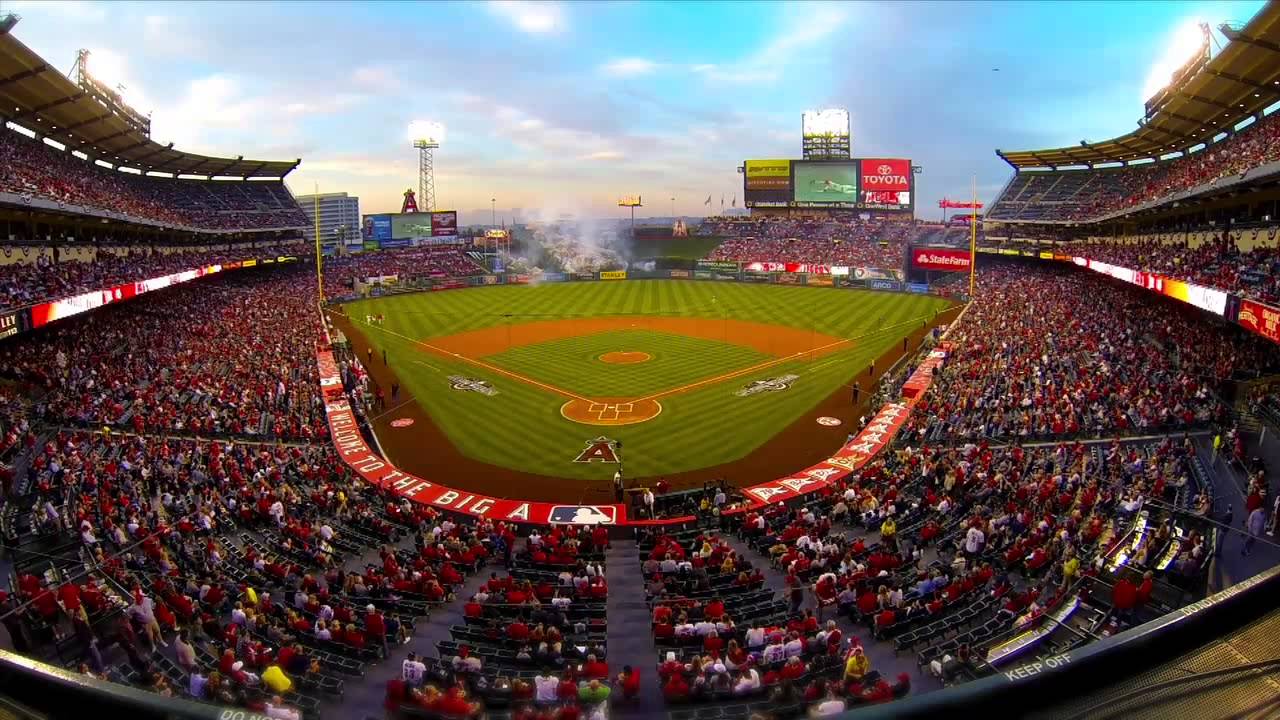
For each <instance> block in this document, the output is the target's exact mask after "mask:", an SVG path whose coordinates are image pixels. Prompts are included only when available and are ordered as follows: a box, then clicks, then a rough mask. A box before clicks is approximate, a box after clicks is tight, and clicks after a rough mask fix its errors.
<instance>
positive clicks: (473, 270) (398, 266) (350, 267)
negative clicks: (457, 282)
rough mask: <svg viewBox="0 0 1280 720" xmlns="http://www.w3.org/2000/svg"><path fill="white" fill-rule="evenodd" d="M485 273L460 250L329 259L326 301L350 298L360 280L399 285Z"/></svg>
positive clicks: (430, 248) (421, 250)
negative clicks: (389, 281)
mask: <svg viewBox="0 0 1280 720" xmlns="http://www.w3.org/2000/svg"><path fill="white" fill-rule="evenodd" d="M484 272H485V269H484V268H483V267H481V266H480V265H478V264H477V263H475V262H474V261H473V260H471V258H469V257H468V256H467V253H466V252H465V251H464V250H463V249H462V248H461V247H457V246H451V245H431V246H422V247H408V248H391V249H386V250H378V251H375V252H363V253H353V254H350V255H342V256H327V257H325V259H324V273H325V299H327V300H332V299H333V298H336V297H343V296H346V295H350V294H351V293H352V291H353V289H354V287H355V282H356V281H357V280H359V281H364V280H365V279H367V278H373V277H385V276H389V275H394V276H395V277H396V279H397V282H402V283H412V282H413V281H415V280H422V279H426V278H446V277H449V278H453V277H466V276H469V275H479V274H482V273H484Z"/></svg>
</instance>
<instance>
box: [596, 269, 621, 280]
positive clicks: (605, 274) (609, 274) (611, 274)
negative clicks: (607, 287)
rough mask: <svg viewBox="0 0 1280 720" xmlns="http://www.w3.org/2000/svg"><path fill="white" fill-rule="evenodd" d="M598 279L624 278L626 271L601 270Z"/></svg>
mask: <svg viewBox="0 0 1280 720" xmlns="http://www.w3.org/2000/svg"><path fill="white" fill-rule="evenodd" d="M600 279H601V280H626V279H627V271H626V270H601V271H600Z"/></svg>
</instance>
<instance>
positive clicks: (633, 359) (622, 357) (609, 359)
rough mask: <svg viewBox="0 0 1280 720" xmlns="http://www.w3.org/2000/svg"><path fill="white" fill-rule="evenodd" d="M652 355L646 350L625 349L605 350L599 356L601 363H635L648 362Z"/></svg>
mask: <svg viewBox="0 0 1280 720" xmlns="http://www.w3.org/2000/svg"><path fill="white" fill-rule="evenodd" d="M652 359H653V356H652V355H650V354H649V353H647V352H632V351H627V350H615V351H613V352H607V353H605V354H603V355H601V356H600V358H599V360H600V362H602V363H606V364H609V365H636V364H638V363H642V362H649V361H650V360H652Z"/></svg>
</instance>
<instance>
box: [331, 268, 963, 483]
mask: <svg viewBox="0 0 1280 720" xmlns="http://www.w3.org/2000/svg"><path fill="white" fill-rule="evenodd" d="M948 304H949V303H948V302H947V301H945V300H943V299H941V298H936V297H931V296H927V295H902V294H891V293H876V292H868V291H859V290H837V289H831V288H805V287H788V286H779V285H748V284H740V283H716V282H706V281H702V282H699V281H680V280H628V281H622V282H593V283H556V284H546V285H541V286H495V287H486V288H476V289H467V290H457V291H449V292H442V293H419V294H407V295H396V296H391V297H386V298H377V299H372V300H362V301H357V302H354V303H351V304H349V305H348V309H347V313H348V315H349V316H350V317H351V318H352V319H353V320H355V321H356V325H357V326H358V327H360V328H361V330H362V331H363V332H364V334H365V336H366V337H367V338H368V339H369V340H370V341H371V342H372V343H373V344H374V345H375V347H377V348H379V349H385V350H386V352H387V355H388V358H389V361H390V364H391V365H392V368H393V369H394V370H395V371H396V373H397V375H398V376H399V378H400V381H401V384H402V385H403V386H404V387H405V388H406V389H407V390H409V391H410V392H411V393H413V395H414V397H415V398H417V400H418V402H419V403H421V404H422V405H423V407H424V408H425V409H426V410H427V412H428V413H429V414H430V415H431V416H432V418H433V419H434V420H435V422H436V423H437V424H439V425H440V426H441V428H442V429H443V430H444V431H445V432H446V433H447V434H448V435H449V437H450V439H451V440H452V441H453V442H454V444H455V445H457V446H458V448H459V449H460V450H461V451H462V452H463V453H465V454H467V455H470V456H472V457H475V458H477V459H480V460H483V461H485V462H490V463H493V464H497V465H504V466H508V467H513V468H517V469H521V470H527V471H530V472H537V473H542V474H548V475H558V476H563V477H577V478H583V479H590V480H596V481H601V482H603V481H606V480H607V479H608V478H609V477H611V476H612V473H613V468H611V467H610V468H605V467H603V466H602V465H600V464H599V463H596V464H591V465H584V464H575V463H573V462H572V460H573V458H574V457H575V456H576V455H577V453H578V451H580V450H581V449H582V448H583V447H584V446H585V443H586V441H587V440H590V439H591V438H594V437H596V436H597V435H602V434H603V435H606V436H608V437H612V438H615V439H620V440H623V441H624V444H625V461H626V470H627V474H628V475H629V476H632V477H640V476H650V475H662V474H671V473H676V472H682V471H687V470H693V469H697V468H700V467H706V466H709V465H716V464H719V463H723V462H729V461H732V460H735V459H738V458H741V457H743V456H744V455H746V454H747V453H749V452H751V451H752V450H753V449H755V448H756V447H758V446H759V445H760V444H762V443H763V442H764V441H765V440H767V439H768V438H769V437H771V436H772V435H774V434H775V433H777V432H778V431H779V430H781V429H782V428H783V427H785V426H787V425H788V424H790V423H791V422H793V421H795V420H796V419H798V418H799V417H801V416H803V415H804V414H805V413H806V412H808V411H809V410H810V409H811V408H813V407H814V406H815V405H816V404H817V403H818V402H820V401H821V400H822V399H823V398H825V397H827V396H828V395H829V394H831V393H832V392H833V391H835V390H836V389H838V388H840V387H841V386H842V385H844V384H845V383H847V382H849V381H850V378H851V377H852V376H854V375H855V374H858V373H864V372H865V370H866V368H867V366H868V365H869V364H870V363H871V362H872V361H873V360H874V359H875V358H877V357H879V356H880V355H881V354H883V353H884V352H885V351H886V350H888V349H889V348H891V347H892V346H894V345H895V344H897V343H901V342H902V337H903V336H904V335H905V334H907V333H908V332H909V331H911V330H913V329H915V328H918V327H919V326H920V322H921V321H922V320H925V319H929V318H932V317H933V315H934V314H935V313H936V312H937V311H940V310H942V309H944V308H946V307H947V306H948ZM367 313H372V314H377V313H381V314H383V315H384V316H385V318H386V320H385V324H384V325H383V326H382V327H380V328H376V327H375V328H369V327H367V326H365V325H364V323H363V320H364V316H365V315H366V314H367ZM605 315H639V316H679V317H702V318H720V317H727V318H733V319H737V320H745V321H752V322H760V323H768V324H776V325H785V326H790V327H795V328H801V329H806V330H812V331H813V332H815V333H823V334H825V335H831V336H835V337H837V338H848V339H852V342H850V343H849V344H848V345H846V346H842V347H840V348H839V349H837V350H836V351H835V352H833V353H831V354H827V355H823V356H821V357H812V356H805V357H801V358H797V359H793V360H788V361H785V362H782V363H780V364H777V365H775V366H773V367H769V368H768V369H767V370H763V371H760V372H759V373H758V375H757V374H750V375H746V376H743V377H738V378H734V379H732V380H726V381H724V382H723V383H719V384H713V385H707V386H701V387H698V388H697V389H694V390H691V391H689V392H685V393H680V394H675V395H669V396H666V397H663V398H662V399H661V403H662V406H663V412H662V414H661V415H660V416H658V417H657V418H655V419H653V420H651V421H649V422H645V423H640V424H636V425H627V426H621V427H609V428H605V427H593V426H587V425H581V424H578V423H575V422H572V421H569V420H566V419H564V418H563V417H562V416H561V415H560V407H561V405H562V404H563V403H564V401H565V398H564V397H562V396H560V395H558V394H556V393H554V392H551V391H548V390H545V389H543V388H539V387H535V386H533V385H530V384H527V383H524V382H521V381H518V380H515V379H512V378H510V377H508V376H506V375H504V374H502V373H500V372H494V371H491V370H488V369H485V368H481V367H477V366H476V365H474V364H471V363H468V362H466V361H464V360H460V359H456V358H451V357H445V356H442V355H440V354H438V353H431V352H428V351H426V350H424V349H423V348H422V347H420V346H419V345H418V343H417V342H416V341H421V340H429V339H430V338H438V337H443V336H447V335H452V334H454V333H458V332H463V331H467V330H476V329H481V328H487V327H494V326H501V325H505V324H512V325H516V324H520V323H524V322H530V321H535V320H553V319H567V318H583V317H597V316H605ZM614 350H618V351H642V352H649V353H650V354H652V355H654V360H653V361H650V362H648V363H642V364H638V365H607V364H604V363H599V362H597V361H595V360H594V358H595V357H598V355H599V354H601V353H603V352H609V351H614ZM686 353H687V355H686ZM767 357H768V356H767V355H765V354H764V353H761V352H758V351H756V350H752V349H750V348H746V347H743V346H741V345H734V344H725V343H718V342H716V341H714V340H707V339H700V338H690V337H684V336H670V335H668V334H667V333H659V332H652V331H646V330H639V331H631V330H625V331H615V332H610V333H603V334H600V335H591V336H584V337H579V338H569V339H564V340H556V341H551V342H545V343H536V344H531V345H526V346H523V347H516V348H510V349H506V350H504V351H503V352H500V353H497V354H495V355H491V356H490V357H488V358H487V359H486V361H487V362H491V363H493V364H494V365H496V366H498V367H501V368H504V369H507V370H510V371H513V372H518V373H521V374H523V375H525V376H528V377H535V378H537V379H541V380H544V381H546V382H550V378H555V379H556V380H557V381H558V382H551V383H550V384H553V385H556V386H557V387H564V388H565V389H568V390H572V391H574V392H580V393H583V394H588V395H596V394H599V395H608V396H618V395H628V396H629V395H632V394H641V391H642V390H644V389H647V388H656V389H657V390H661V389H665V388H667V387H676V386H679V385H682V384H684V383H685V382H689V381H691V380H698V379H701V378H704V377H711V376H716V375H719V374H722V373H724V372H729V371H733V370H734V369H736V368H739V367H749V366H752V365H754V364H757V363H758V361H759V360H761V359H767ZM784 374H793V375H798V376H799V379H798V380H796V381H795V382H794V383H793V385H792V387H791V388H790V389H789V390H786V391H784V392H771V393H760V394H757V395H753V396H749V397H739V396H737V395H735V391H736V390H738V389H739V388H740V387H742V386H743V385H744V384H746V383H747V382H749V381H751V380H760V379H764V378H767V377H777V376H780V375H784ZM451 375H463V376H466V377H470V378H476V379H482V380H486V381H488V382H489V383H491V384H492V385H493V387H494V388H495V389H496V390H497V391H498V394H497V395H494V396H486V395H482V394H478V393H471V392H460V391H455V390H451V389H450V382H449V380H448V377H449V376H451ZM615 383H616V386H615ZM615 387H616V388H618V389H615ZM424 452H429V449H424Z"/></svg>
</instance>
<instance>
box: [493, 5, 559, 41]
mask: <svg viewBox="0 0 1280 720" xmlns="http://www.w3.org/2000/svg"><path fill="white" fill-rule="evenodd" d="M488 8H489V12H491V13H493V14H494V15H497V16H498V17H500V18H502V19H504V20H506V21H507V22H509V23H511V24H512V25H515V26H516V28H518V29H519V30H520V31H521V32H526V33H532V34H536V35H541V34H547V33H554V32H558V31H560V30H562V29H563V28H564V26H565V13H564V6H562V5H561V4H560V3H558V2H536V1H534V0H529V1H527V2H524V1H517V0H491V2H489V4H488Z"/></svg>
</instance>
